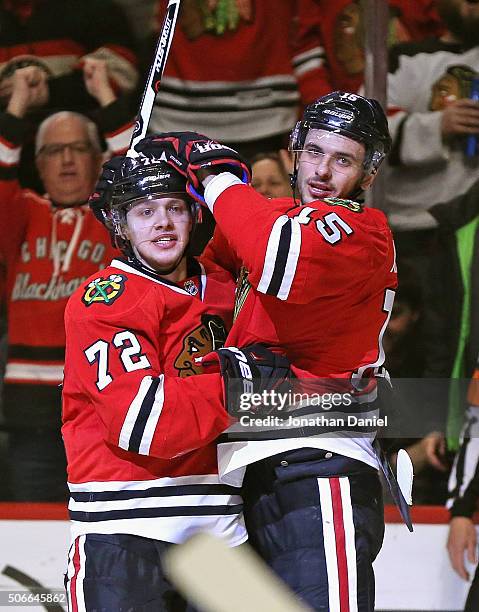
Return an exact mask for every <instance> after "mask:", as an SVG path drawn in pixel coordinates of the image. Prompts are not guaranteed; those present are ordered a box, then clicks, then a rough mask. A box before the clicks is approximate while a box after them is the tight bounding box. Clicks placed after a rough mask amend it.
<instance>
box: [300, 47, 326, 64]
mask: <svg viewBox="0 0 479 612" xmlns="http://www.w3.org/2000/svg"><path fill="white" fill-rule="evenodd" d="M324 55H325V51H324V47H313V48H312V49H308V51H303V52H302V53H297V54H296V55H295V56H294V57H293V65H294V66H296V65H297V64H301V63H302V62H306V61H308V60H310V59H313V58H314V57H324Z"/></svg>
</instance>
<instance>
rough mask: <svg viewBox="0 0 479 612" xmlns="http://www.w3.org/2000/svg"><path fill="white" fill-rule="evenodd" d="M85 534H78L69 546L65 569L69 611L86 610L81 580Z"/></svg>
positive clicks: (82, 575)
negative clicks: (66, 567)
mask: <svg viewBox="0 0 479 612" xmlns="http://www.w3.org/2000/svg"><path fill="white" fill-rule="evenodd" d="M85 538H86V536H85V535H81V536H78V538H76V539H75V540H74V541H73V544H72V546H71V548H70V553H69V560H68V569H67V577H68V581H67V598H68V610H69V612H86V606H85V594H84V591H83V581H84V578H85Z"/></svg>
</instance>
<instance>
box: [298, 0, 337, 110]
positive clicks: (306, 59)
mask: <svg viewBox="0 0 479 612" xmlns="http://www.w3.org/2000/svg"><path fill="white" fill-rule="evenodd" d="M296 6H297V18H296V21H297V25H296V35H295V36H293V44H292V64H293V68H294V74H295V76H296V79H297V80H298V86H299V91H300V93H301V102H302V103H303V105H307V104H310V103H311V102H313V101H314V100H316V99H317V98H319V97H320V96H323V95H326V94H327V93H329V92H330V91H333V89H334V87H333V85H332V79H331V74H330V69H329V66H328V62H327V58H326V52H325V49H324V46H323V43H322V33H321V7H320V6H319V5H318V2H317V0H297V2H296Z"/></svg>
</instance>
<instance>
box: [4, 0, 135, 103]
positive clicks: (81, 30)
mask: <svg viewBox="0 0 479 612" xmlns="http://www.w3.org/2000/svg"><path fill="white" fill-rule="evenodd" d="M86 58H95V59H101V60H104V61H106V62H107V65H108V73H109V76H110V79H111V85H112V86H113V88H114V89H115V91H116V92H121V91H128V90H131V89H133V87H134V86H135V84H136V81H137V76H138V74H137V66H136V64H137V61H136V55H135V49H134V42H133V37H132V35H131V30H130V27H129V24H128V21H127V20H126V18H125V16H124V15H123V13H122V11H121V8H120V7H118V6H117V5H116V4H115V3H114V2H112V1H111V0H81V2H77V1H75V0H0V97H1V98H3V99H4V104H7V103H8V98H9V96H10V94H11V90H12V76H13V73H14V72H15V70H16V69H18V68H23V67H26V66H29V65H33V66H37V67H38V68H39V69H41V70H42V71H44V72H45V75H46V76H47V77H48V86H49V90H50V96H49V98H50V104H49V106H50V108H58V107H61V108H70V109H72V110H85V109H86V108H88V107H92V106H96V104H97V103H96V100H95V99H94V98H92V97H91V96H89V95H88V92H87V91H86V90H85V88H84V86H83V75H82V70H81V67H82V62H83V60H85V59H86Z"/></svg>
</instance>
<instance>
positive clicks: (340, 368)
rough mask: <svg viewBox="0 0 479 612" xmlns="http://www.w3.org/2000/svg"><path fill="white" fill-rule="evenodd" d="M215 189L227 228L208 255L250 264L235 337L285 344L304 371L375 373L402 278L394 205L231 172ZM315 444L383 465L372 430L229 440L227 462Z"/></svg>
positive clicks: (212, 197)
mask: <svg viewBox="0 0 479 612" xmlns="http://www.w3.org/2000/svg"><path fill="white" fill-rule="evenodd" d="M205 199H206V201H207V203H208V205H209V207H210V209H211V210H212V212H213V214H214V217H215V219H216V222H217V226H218V228H219V230H220V231H221V234H219V233H218V232H217V234H216V236H214V237H213V239H212V242H211V243H210V244H209V246H208V247H207V250H206V251H205V254H204V255H205V258H206V259H213V260H215V261H219V262H223V265H226V266H227V267H229V268H234V266H235V259H236V265H237V263H240V264H241V266H242V271H241V274H240V277H239V283H238V288H237V295H236V307H235V317H236V318H235V321H234V324H233V327H232V329H231V332H230V334H229V336H228V338H227V342H226V345H227V346H231V345H232V346H242V345H246V344H250V343H253V342H262V343H264V344H266V345H268V346H270V347H280V348H281V349H283V350H284V351H285V352H286V354H287V356H288V358H289V359H290V360H291V362H292V363H293V364H294V365H295V366H297V367H298V368H300V369H301V370H303V371H306V372H303V373H301V376H303V377H308V375H312V376H313V377H320V378H341V379H358V378H364V377H374V375H375V374H377V373H378V371H379V368H380V367H381V365H382V364H383V361H384V350H383V348H382V336H383V333H384V331H385V329H386V326H387V323H388V321H389V317H390V314H391V309H392V305H393V299H394V289H395V287H396V282H397V280H396V276H397V274H396V263H395V251H394V243H393V240H392V235H391V231H390V229H389V227H388V224H387V221H386V218H385V216H384V214H383V213H382V212H381V211H379V210H376V209H373V208H364V207H362V206H361V205H359V204H357V203H356V202H353V201H351V200H344V199H338V198H331V199H327V200H325V201H317V202H313V203H311V204H309V205H306V206H296V205H295V204H294V201H293V200H292V199H290V198H287V199H286V198H285V199H277V200H266V199H265V198H264V197H262V196H261V195H259V194H258V193H257V192H256V191H255V190H254V189H253V188H252V187H249V186H247V185H244V184H242V183H241V182H240V181H239V179H237V178H236V177H233V175H231V174H228V173H224V174H222V175H220V176H218V177H215V178H214V179H213V180H212V181H211V182H210V183H209V185H208V187H207V188H206V191H205ZM231 251H232V252H233V253H234V257H232V256H231ZM306 440H307V441H306ZM305 445H307V446H318V447H320V448H326V449H327V450H332V451H335V452H340V453H342V454H344V455H347V456H352V457H354V458H357V459H359V460H362V461H365V462H367V463H370V464H371V465H375V466H376V465H377V462H376V458H375V456H374V453H373V450H372V448H371V445H370V443H369V441H368V440H367V439H366V438H362V439H360V440H359V439H358V440H348V439H346V438H345V437H342V438H331V437H330V438H327V439H322V440H313V439H312V438H307V439H306V438H302V439H291V438H290V439H287V440H268V441H266V442H249V443H248V444H245V443H240V444H239V446H238V445H237V443H234V442H233V443H228V444H224V445H221V446H222V448H223V453H222V454H220V463H221V466H220V468H221V470H222V471H226V472H230V471H233V470H234V469H236V468H238V467H241V466H242V465H245V464H247V463H251V462H252V461H255V460H257V459H259V458H261V457H264V456H268V455H271V454H275V453H277V452H281V451H282V450H287V449H290V448H297V447H300V446H305ZM234 448H237V449H238V450H237V451H235V452H233V449H234Z"/></svg>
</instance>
